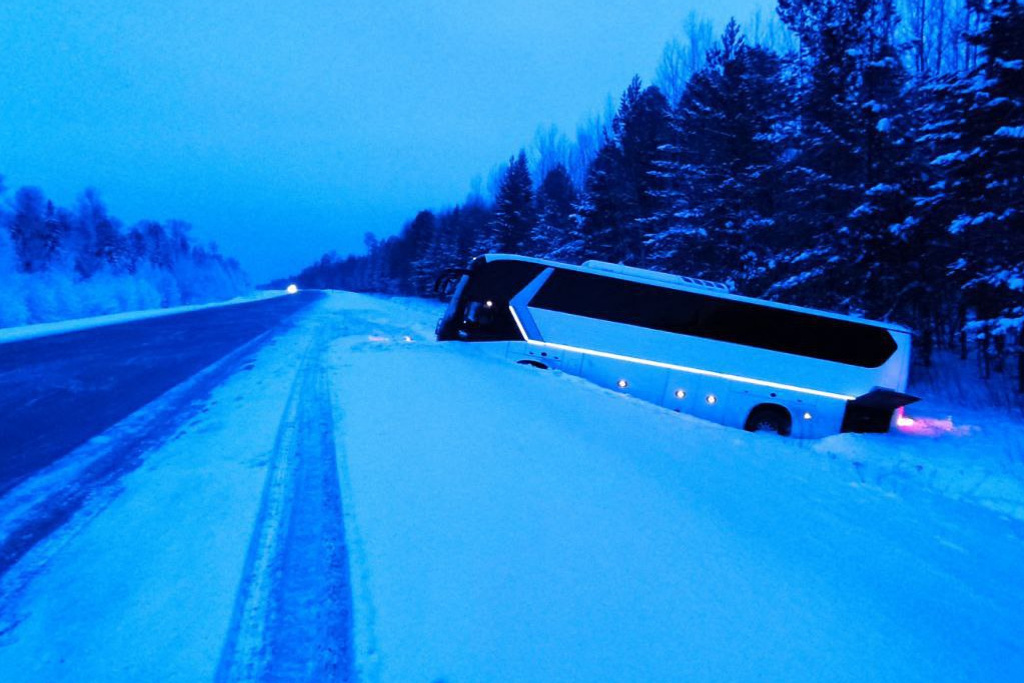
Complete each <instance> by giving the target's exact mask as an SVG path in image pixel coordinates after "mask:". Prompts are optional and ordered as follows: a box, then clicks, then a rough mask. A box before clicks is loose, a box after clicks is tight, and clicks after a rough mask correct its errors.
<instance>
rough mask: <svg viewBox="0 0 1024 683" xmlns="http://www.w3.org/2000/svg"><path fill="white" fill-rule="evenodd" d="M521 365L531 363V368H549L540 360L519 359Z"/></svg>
mask: <svg viewBox="0 0 1024 683" xmlns="http://www.w3.org/2000/svg"><path fill="white" fill-rule="evenodd" d="M516 362H517V363H519V364H520V365H529V366H530V367H531V368H537V369H538V370H547V369H548V366H546V365H544V364H543V363H541V362H540V361H539V360H517V361H516Z"/></svg>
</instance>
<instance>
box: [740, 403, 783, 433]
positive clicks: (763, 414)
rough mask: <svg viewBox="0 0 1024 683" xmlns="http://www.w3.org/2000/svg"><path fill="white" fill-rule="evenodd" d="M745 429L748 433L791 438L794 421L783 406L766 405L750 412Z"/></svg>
mask: <svg viewBox="0 0 1024 683" xmlns="http://www.w3.org/2000/svg"><path fill="white" fill-rule="evenodd" d="M745 429H746V430H747V431H748V432H775V433H776V434H778V435H779V436H789V433H790V432H791V431H792V429H793V421H792V419H790V417H789V411H787V410H786V409H785V408H783V407H782V406H777V405H770V404H765V405H760V406H757V407H756V408H754V409H753V410H751V411H750V417H748V418H747V424H746V427H745Z"/></svg>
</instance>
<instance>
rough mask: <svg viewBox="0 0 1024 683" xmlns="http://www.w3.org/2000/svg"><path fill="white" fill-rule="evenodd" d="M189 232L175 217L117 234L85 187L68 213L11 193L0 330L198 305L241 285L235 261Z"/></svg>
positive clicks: (3, 245)
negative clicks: (125, 312) (200, 244)
mask: <svg viewBox="0 0 1024 683" xmlns="http://www.w3.org/2000/svg"><path fill="white" fill-rule="evenodd" d="M2 191H3V186H2V182H0V193H2ZM188 232H189V226H188V225H187V224H184V223H181V222H178V221H171V222H168V223H167V224H160V223H155V222H152V221H144V222H142V223H139V224H137V225H135V226H133V227H132V228H130V229H129V230H128V231H127V232H126V231H124V230H123V229H122V226H121V223H120V221H118V220H117V219H116V218H114V217H112V216H110V215H109V214H108V213H107V210H106V207H105V206H104V205H103V203H102V202H101V201H100V199H99V197H98V196H97V194H96V193H95V192H94V191H92V190H87V191H86V192H85V193H83V195H82V196H81V198H80V199H79V202H78V206H77V207H76V208H75V209H74V210H68V209H64V208H60V207H55V206H54V204H53V202H50V201H47V200H46V198H45V196H44V195H43V193H42V192H41V191H39V190H38V189H35V188H22V189H20V190H18V191H17V192H16V193H15V195H14V196H13V197H12V198H11V199H10V200H9V201H8V202H7V205H6V206H0V327H9V326H13V325H24V324H29V323H38V322H49V321H54V320H64V319H68V318H78V317H84V316H94V315H105V314H108V313H118V312H122V311H134V310H142V309H148V308H160V307H169V306H178V305H182V304H193V303H206V302H210V301H218V300H223V299H230V298H232V297H235V296H238V295H240V294H243V293H245V292H247V291H248V290H249V289H250V286H249V283H248V280H247V279H246V277H245V274H244V273H243V272H242V270H241V268H240V267H239V265H238V263H237V262H236V261H234V260H233V259H226V258H224V257H223V256H221V255H220V254H219V253H218V252H217V250H216V248H215V247H210V248H204V247H201V246H198V245H196V244H195V242H194V241H193V240H192V239H191V237H190V236H189V234H188Z"/></svg>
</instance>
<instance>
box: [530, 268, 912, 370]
mask: <svg viewBox="0 0 1024 683" xmlns="http://www.w3.org/2000/svg"><path fill="white" fill-rule="evenodd" d="M530 306H533V307H535V308H543V309H546V310H550V311H560V312H562V313H571V314H574V315H581V316H586V317H588V318H598V319H600V320H608V321H611V322H617V323H624V324H626V325H636V326H638V327H649V328H651V329H655V330H663V331H666V332H676V333H679V334H687V335H691V336H694V337H703V338H705V339H714V340H716V341H724V342H731V343H733V344H742V345H744V346H753V347H757V348H761V349H769V350H772V351H782V352H784V353H792V354H796V355H800V356H807V357H809V358H819V359H821V360H829V361H835V362H838V363H845V364H847V365H858V366H861V367H865V368H876V367H878V366H880V365H881V364H882V363H884V362H885V361H886V360H888V358H889V357H890V356H891V355H892V354H893V352H894V351H895V350H896V342H895V341H894V340H893V338H892V335H890V334H889V332H888V331H887V330H884V329H882V328H878V327H872V326H868V325H859V324H857V323H854V322H850V321H846V320H834V319H832V318H824V317H821V316H816V315H812V314H808V313H798V312H796V311H787V310H782V309H777V308H769V307H767V306H760V305H758V304H752V303H747V302H743V301H731V300H728V299H719V298H716V297H713V296H708V295H705V294H696V293H692V292H681V291H678V290H672V289H665V288H662V287H657V286H653V285H647V284H641V283H637V282H629V281H626V280H619V279H616V278H610V277H604V276H601V275H593V274H590V273H580V272H576V271H571V270H556V271H555V272H554V273H553V274H552V276H551V278H550V279H549V280H548V281H547V283H545V285H544V286H543V287H542V288H541V290H540V291H539V292H538V293H537V296H535V297H534V298H533V300H532V301H531V302H530Z"/></svg>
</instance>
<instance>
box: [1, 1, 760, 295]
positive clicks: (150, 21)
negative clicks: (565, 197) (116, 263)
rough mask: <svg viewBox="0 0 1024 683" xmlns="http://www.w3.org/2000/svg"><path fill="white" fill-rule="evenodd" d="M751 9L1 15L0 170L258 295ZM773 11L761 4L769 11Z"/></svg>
mask: <svg viewBox="0 0 1024 683" xmlns="http://www.w3.org/2000/svg"><path fill="white" fill-rule="evenodd" d="M757 4H758V3H757V0H720V1H719V2H716V3H714V5H713V7H708V6H707V5H706V4H705V3H702V2H699V0H492V1H491V2H478V1H474V0H444V1H440V0H439V1H436V2H428V1H426V0H423V1H419V2H417V1H414V0H392V1H390V2H389V1H388V0H291V1H290V2H282V1H280V0H278V1H276V2H273V1H268V0H132V1H131V2H125V0H78V1H74V0H3V2H2V3H0V50H2V52H0V59H2V66H0V174H3V175H4V176H5V179H6V184H7V186H8V187H18V186H21V185H38V186H40V187H42V188H43V190H44V191H45V192H46V193H47V194H48V195H49V196H50V197H52V198H53V199H54V200H55V201H57V202H58V203H60V204H62V205H65V206H70V205H72V204H73V202H74V199H75V197H76V195H77V194H78V193H79V192H80V191H81V190H82V189H84V188H85V187H87V186H94V187H96V188H98V189H99V190H100V192H101V194H102V196H103V197H104V199H105V200H106V202H107V205H108V206H109V207H110V210H111V212H112V213H114V214H115V215H117V216H119V217H121V218H122V219H124V220H125V221H126V222H128V223H132V222H134V221H136V220H138V219H141V218H153V219H156V220H165V219H169V218H180V219H182V220H186V221H189V222H190V223H192V224H194V225H195V234H196V236H197V237H198V238H199V239H201V240H202V241H207V240H214V241H216V242H218V243H219V244H220V245H221V249H222V251H224V252H225V253H226V254H228V255H230V256H234V257H236V258H238V259H239V260H240V261H241V262H242V265H243V267H244V268H246V270H247V271H248V272H249V273H250V274H251V275H252V276H253V279H254V280H255V281H257V282H259V281H264V280H266V279H268V278H271V277H276V276H283V275H286V274H288V273H291V272H295V271H297V270H298V269H299V268H301V267H302V266H304V265H306V264H308V263H310V262H312V261H313V260H314V259H315V258H317V257H319V255H320V254H322V253H324V252H325V251H329V250H331V249H336V250H337V251H338V252H340V253H348V252H351V251H357V252H358V251H362V236H363V233H364V232H366V231H372V232H375V233H377V234H378V235H382V236H383V235H389V234H394V233H395V232H397V231H398V230H399V229H400V228H401V226H402V223H403V222H404V221H406V220H408V219H411V218H412V217H413V215H414V214H415V212H416V211H418V210H419V209H423V208H440V207H442V206H445V205H450V204H453V203H455V202H458V201H461V200H462V199H463V198H464V197H465V196H466V194H467V192H468V191H469V189H470V184H471V181H472V179H473V178H474V177H475V176H482V177H486V175H487V173H488V172H489V170H490V169H491V168H492V167H493V166H494V165H496V164H498V163H499V162H501V161H503V160H505V159H507V158H508V157H509V155H511V154H512V153H514V152H516V151H517V150H518V149H519V148H520V147H523V146H529V145H530V143H531V142H532V140H533V136H534V132H535V130H536V129H537V127H538V126H540V125H544V126H547V125H550V124H556V125H558V126H559V128H561V129H562V130H563V131H566V132H570V133H571V132H572V131H574V130H575V128H576V124H577V123H578V122H579V121H580V120H582V119H584V118H586V117H587V116H588V115H590V114H592V113H596V112H598V111H600V110H601V109H602V108H603V104H604V101H605V98H606V97H607V95H609V94H611V95H613V96H614V97H618V95H619V93H621V91H622V90H623V89H624V88H625V87H626V85H628V83H629V79H630V78H631V77H632V75H633V74H634V73H639V74H640V75H641V77H642V78H644V80H645V81H649V80H650V78H651V77H652V76H653V74H654V70H655V68H656V66H657V63H658V60H659V57H660V55H661V50H662V47H663V46H664V44H665V42H666V41H668V40H669V39H671V38H672V37H673V36H677V35H681V33H682V23H683V20H684V18H685V16H686V14H687V13H688V12H689V11H690V10H691V9H696V10H697V11H698V12H700V13H703V14H705V15H706V16H708V17H710V18H712V19H713V20H714V21H715V23H716V31H717V30H720V29H721V27H722V26H723V25H724V22H725V21H726V20H727V19H728V16H729V15H730V14H735V15H736V16H737V18H738V19H740V20H741V21H742V20H745V19H746V18H747V17H748V16H749V15H750V14H751V13H752V11H753V9H754V7H755V6H756V5H757ZM766 6H767V7H771V6H772V4H771V3H768V4H766Z"/></svg>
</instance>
